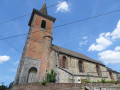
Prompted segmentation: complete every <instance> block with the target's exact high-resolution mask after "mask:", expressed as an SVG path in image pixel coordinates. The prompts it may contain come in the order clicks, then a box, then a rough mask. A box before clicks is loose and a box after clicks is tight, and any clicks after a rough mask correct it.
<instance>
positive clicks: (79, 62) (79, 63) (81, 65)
mask: <svg viewBox="0 0 120 90" xmlns="http://www.w3.org/2000/svg"><path fill="white" fill-rule="evenodd" d="M78 66H79V72H83V62H82V61H80V60H79V61H78Z"/></svg>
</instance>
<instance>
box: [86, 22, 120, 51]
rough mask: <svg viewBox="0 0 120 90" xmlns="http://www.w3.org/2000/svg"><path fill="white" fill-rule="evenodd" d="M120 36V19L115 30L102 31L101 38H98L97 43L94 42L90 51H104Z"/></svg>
mask: <svg viewBox="0 0 120 90" xmlns="http://www.w3.org/2000/svg"><path fill="white" fill-rule="evenodd" d="M119 38H120V20H119V21H118V24H117V26H116V28H115V29H114V30H113V32H107V33H101V34H100V35H99V38H97V39H96V43H93V44H92V45H91V46H90V47H89V49H88V51H102V50H105V49H106V48H107V47H108V46H110V45H111V44H112V43H113V41H115V40H116V39H119Z"/></svg>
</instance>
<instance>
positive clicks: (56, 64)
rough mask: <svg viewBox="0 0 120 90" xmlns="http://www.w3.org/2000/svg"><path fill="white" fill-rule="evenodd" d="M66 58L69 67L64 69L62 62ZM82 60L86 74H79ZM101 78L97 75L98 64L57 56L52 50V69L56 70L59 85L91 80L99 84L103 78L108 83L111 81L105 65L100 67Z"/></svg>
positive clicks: (114, 75) (60, 54)
mask: <svg viewBox="0 0 120 90" xmlns="http://www.w3.org/2000/svg"><path fill="white" fill-rule="evenodd" d="M63 56H65V57H66V58H67V62H66V63H67V65H68V66H67V67H66V68H62V66H61V61H62V57H63ZM79 60H81V61H82V62H83V68H84V72H79V66H78V61H79ZM99 68H100V71H101V76H98V75H97V71H96V63H92V62H88V61H86V60H83V59H78V58H75V57H71V56H68V55H65V54H62V53H59V54H57V52H56V51H54V50H52V52H51V54H50V69H49V70H51V69H54V70H55V71H56V73H57V82H59V83H78V79H80V80H81V81H83V80H87V79H88V80H90V81H95V82H97V81H98V80H99V81H100V80H101V79H102V78H105V79H106V80H107V81H110V80H111V78H110V75H109V73H108V72H107V69H106V67H105V66H104V65H99ZM113 77H114V80H117V77H116V74H115V73H113Z"/></svg>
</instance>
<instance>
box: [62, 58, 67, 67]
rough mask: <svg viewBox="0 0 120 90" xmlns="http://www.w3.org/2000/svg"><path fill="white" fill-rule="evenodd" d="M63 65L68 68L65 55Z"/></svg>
mask: <svg viewBox="0 0 120 90" xmlns="http://www.w3.org/2000/svg"><path fill="white" fill-rule="evenodd" d="M62 67H63V68H66V57H65V56H64V57H63V66H62Z"/></svg>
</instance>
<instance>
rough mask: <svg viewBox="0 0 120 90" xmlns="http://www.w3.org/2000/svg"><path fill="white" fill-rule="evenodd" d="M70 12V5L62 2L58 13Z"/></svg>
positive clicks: (58, 7)
mask: <svg viewBox="0 0 120 90" xmlns="http://www.w3.org/2000/svg"><path fill="white" fill-rule="evenodd" d="M69 10H70V8H69V5H68V3H67V2H66V1H63V2H60V1H59V4H58V5H57V10H56V12H59V11H60V12H68V11H69Z"/></svg>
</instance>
